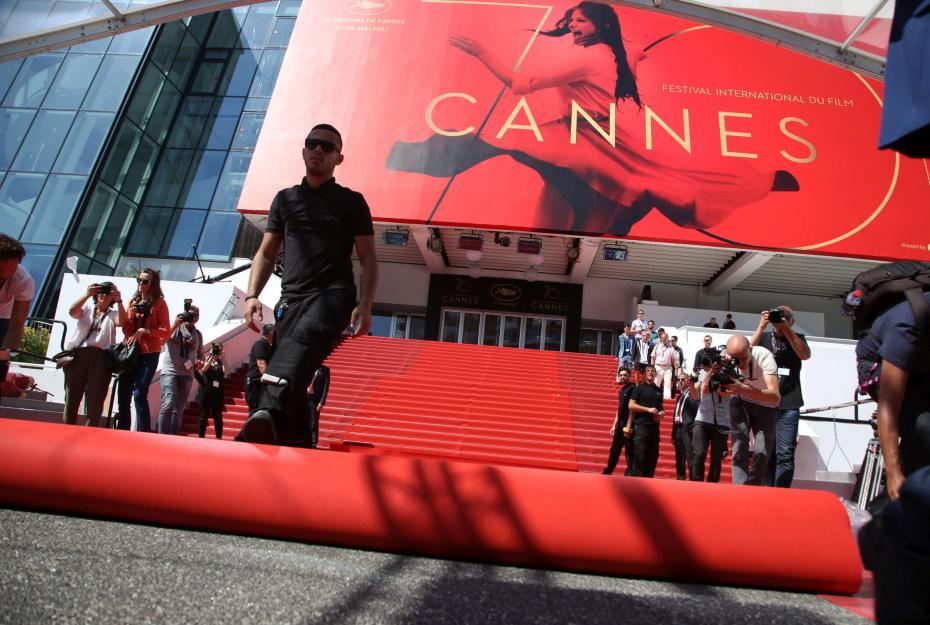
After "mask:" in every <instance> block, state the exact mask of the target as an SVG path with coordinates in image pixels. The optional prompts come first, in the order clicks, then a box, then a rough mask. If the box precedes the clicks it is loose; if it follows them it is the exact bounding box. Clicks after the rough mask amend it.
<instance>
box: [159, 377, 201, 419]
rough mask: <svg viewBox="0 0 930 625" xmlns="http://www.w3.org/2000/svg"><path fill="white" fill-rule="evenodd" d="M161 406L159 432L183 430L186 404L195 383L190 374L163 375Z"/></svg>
mask: <svg viewBox="0 0 930 625" xmlns="http://www.w3.org/2000/svg"><path fill="white" fill-rule="evenodd" d="M160 381H161V408H160V409H159V411H158V433H159V434H177V433H178V432H180V431H181V420H182V419H183V418H184V405H185V404H186V403H187V398H188V396H189V395H190V392H191V386H193V384H194V378H193V377H191V376H189V375H163V376H161V380H160Z"/></svg>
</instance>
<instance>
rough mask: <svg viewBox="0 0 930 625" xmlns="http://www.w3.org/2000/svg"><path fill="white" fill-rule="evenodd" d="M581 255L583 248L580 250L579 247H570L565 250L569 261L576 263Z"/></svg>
mask: <svg viewBox="0 0 930 625" xmlns="http://www.w3.org/2000/svg"><path fill="white" fill-rule="evenodd" d="M579 257H581V250H579V249H578V248H577V247H570V248H568V249H566V250H565V258H566V259H567V260H568V262H570V263H574V262H575V261H577V260H578V258H579Z"/></svg>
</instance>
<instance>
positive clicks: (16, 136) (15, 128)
mask: <svg viewBox="0 0 930 625" xmlns="http://www.w3.org/2000/svg"><path fill="white" fill-rule="evenodd" d="M35 114H36V112H35V111H31V110H28V109H0V169H9V168H10V165H12V164H13V157H14V156H16V151H17V150H19V146H20V144H21V143H22V142H23V139H25V138H26V132H27V131H28V130H29V125H30V124H31V123H32V118H33V117H35Z"/></svg>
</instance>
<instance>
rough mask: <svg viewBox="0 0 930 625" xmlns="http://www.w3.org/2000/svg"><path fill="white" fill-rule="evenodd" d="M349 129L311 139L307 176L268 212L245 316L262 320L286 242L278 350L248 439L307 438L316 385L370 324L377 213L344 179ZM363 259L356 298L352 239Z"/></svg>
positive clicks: (315, 132) (319, 131)
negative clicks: (340, 171)
mask: <svg viewBox="0 0 930 625" xmlns="http://www.w3.org/2000/svg"><path fill="white" fill-rule="evenodd" d="M343 158H344V157H343V154H342V136H341V135H340V134H339V131H338V130H336V129H335V128H333V127H332V126H330V125H328V124H318V125H317V126H314V127H313V129H312V130H311V131H310V134H309V135H307V138H306V140H305V141H304V149H303V159H304V165H305V168H306V177H305V178H304V179H303V181H301V183H300V184H299V185H297V186H294V187H290V188H289V189H283V190H281V191H279V192H278V194H277V195H276V196H275V198H274V200H273V201H272V203H271V209H270V211H269V212H268V224H267V226H266V228H265V236H264V238H263V239H262V243H261V247H260V248H259V250H258V253H257V254H256V255H255V259H254V260H253V262H252V271H251V273H250V275H249V293H248V295H247V296H246V303H245V320H246V322H248V323H249V325H250V326H251V327H252V328H253V329H255V330H257V328H256V327H255V323H254V320H253V318H257V320H258V321H262V304H261V303H260V302H259V301H258V296H259V294H260V293H261V291H262V289H263V288H264V286H265V284H266V283H267V282H268V278H269V276H270V275H271V272H272V269H273V268H274V263H275V258H276V257H277V254H278V250H279V249H280V247H281V244H282V243H283V244H284V249H285V254H284V272H283V276H282V281H281V300H280V301H279V302H278V304H277V306H275V321H276V324H275V337H274V347H275V353H274V358H273V359H272V361H271V363H270V364H269V365H268V368H267V370H266V371H265V374H264V375H263V376H262V386H261V396H260V397H259V402H258V408H259V409H258V410H257V411H256V412H255V413H254V414H252V416H250V417H249V419H248V420H247V421H246V423H245V425H244V426H243V431H242V434H243V436H242V438H243V439H244V440H246V441H248V442H254V443H271V444H275V443H278V444H287V445H298V446H308V445H309V444H310V423H309V406H308V403H307V402H308V400H307V385H308V384H309V383H310V378H311V377H312V375H313V373H314V371H316V370H317V368H318V367H319V366H320V365H321V364H322V363H323V360H324V359H325V358H326V356H328V355H329V352H330V351H331V350H332V347H333V344H334V342H335V340H336V339H337V338H338V336H339V334H340V333H341V332H342V331H343V330H344V329H345V328H346V326H348V325H350V323H351V326H352V328H353V330H354V334H355V335H356V336H359V335H365V334H367V333H368V329H369V328H370V327H371V305H372V302H373V300H374V296H375V290H376V289H377V284H378V266H377V261H376V259H375V239H374V229H373V227H372V223H371V212H370V211H369V209H368V204H367V203H366V202H365V198H364V197H362V194H361V193H357V192H355V191H352V190H351V189H348V188H346V187H343V186H341V185H339V184H337V183H336V179H335V178H334V177H333V171H334V170H335V168H336V166H337V165H339V164H341V163H342V161H343ZM353 245H354V246H355V249H356V251H357V252H358V258H359V263H360V265H361V269H362V271H361V285H360V286H361V289H360V293H359V294H358V295H359V297H358V305H357V306H356V289H355V279H354V276H353V273H352V246H353Z"/></svg>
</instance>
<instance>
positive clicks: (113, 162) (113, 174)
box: [100, 122, 142, 189]
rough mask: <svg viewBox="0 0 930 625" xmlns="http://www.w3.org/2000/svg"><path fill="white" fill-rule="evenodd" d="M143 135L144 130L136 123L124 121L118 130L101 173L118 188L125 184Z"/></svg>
mask: <svg viewBox="0 0 930 625" xmlns="http://www.w3.org/2000/svg"><path fill="white" fill-rule="evenodd" d="M141 137H142V131H141V130H139V129H138V128H136V126H135V124H132V123H129V122H123V125H122V126H120V129H119V131H117V134H116V139H115V140H114V141H113V144H112V148H111V149H110V155H109V156H108V157H107V160H106V163H105V164H104V166H103V171H102V172H101V173H100V178H101V179H102V180H104V181H106V182H107V184H109V185H110V186H113V187H115V188H117V189H118V188H119V187H120V185H122V184H123V179H124V178H125V177H126V172H127V171H128V170H129V165H130V164H131V163H132V159H133V156H134V155H135V153H136V147H137V146H138V145H139V139H140V138H141Z"/></svg>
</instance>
